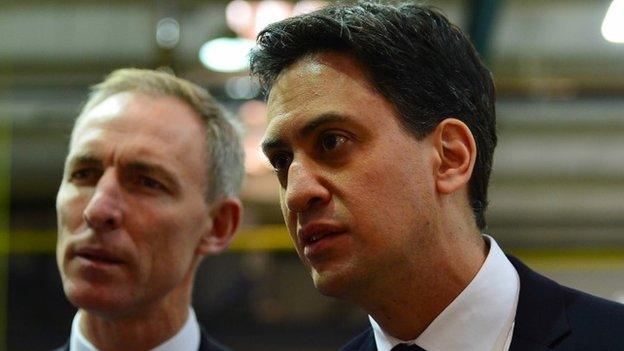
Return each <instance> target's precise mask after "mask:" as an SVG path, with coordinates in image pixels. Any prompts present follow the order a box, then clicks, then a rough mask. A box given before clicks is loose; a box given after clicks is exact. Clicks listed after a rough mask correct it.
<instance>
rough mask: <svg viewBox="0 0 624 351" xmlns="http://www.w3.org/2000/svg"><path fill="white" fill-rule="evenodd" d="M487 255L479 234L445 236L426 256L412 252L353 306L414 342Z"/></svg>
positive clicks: (385, 328)
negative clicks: (386, 277) (387, 277)
mask: <svg viewBox="0 0 624 351" xmlns="http://www.w3.org/2000/svg"><path fill="white" fill-rule="evenodd" d="M462 238H463V240H462ZM487 251H488V248H487V245H486V243H485V241H484V240H483V238H481V235H480V233H478V231H477V232H476V233H474V234H471V235H470V236H466V235H463V236H461V237H460V236H453V235H451V236H448V235H447V236H446V239H445V240H437V241H436V242H434V243H433V245H432V246H431V247H430V251H429V252H428V253H427V252H420V253H415V255H414V256H415V257H413V259H412V260H410V261H408V262H406V264H405V265H404V266H403V267H401V268H400V269H396V270H393V271H392V272H391V273H389V274H388V276H389V279H388V280H387V281H384V282H381V284H379V285H376V286H375V287H370V289H366V291H368V292H369V293H367V294H366V296H358V297H357V298H356V299H354V300H355V301H354V302H355V303H356V304H358V305H360V306H361V307H362V308H363V309H364V310H365V311H367V312H368V313H369V314H370V315H371V316H372V317H373V318H374V319H375V321H376V322H377V323H378V324H379V325H380V326H381V327H382V328H383V330H384V331H386V332H387V333H389V334H390V335H392V336H393V337H395V338H398V339H400V340H413V339H416V338H417V337H418V336H419V335H420V334H421V333H422V332H423V331H424V330H425V329H426V328H427V327H428V326H429V324H431V322H432V321H433V320H434V319H435V318H436V317H437V316H438V315H439V314H440V313H441V312H442V311H443V310H444V309H445V308H446V307H447V306H448V305H449V304H450V303H451V302H452V301H453V300H454V299H455V298H457V296H458V295H459V294H460V293H461V292H462V291H463V290H464V289H465V288H466V286H468V284H469V283H470V282H471V281H472V279H473V278H474V277H475V275H476V274H477V272H478V271H479V269H480V268H481V266H482V265H483V262H484V261H485V258H486V256H487ZM395 268H396V267H395ZM397 287H400V288H397Z"/></svg>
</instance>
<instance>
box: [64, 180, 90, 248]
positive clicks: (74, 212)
mask: <svg viewBox="0 0 624 351" xmlns="http://www.w3.org/2000/svg"><path fill="white" fill-rule="evenodd" d="M88 202H89V194H85V193H80V192H78V191H77V190H76V189H75V188H72V187H69V186H62V187H61V188H60V190H59V193H58V195H57V197H56V217H57V222H58V223H57V224H58V229H59V236H61V235H62V234H65V233H64V232H65V231H66V230H69V231H72V232H73V231H75V230H76V229H78V228H79V227H80V225H81V223H82V222H83V220H82V214H83V211H84V209H85V207H86V205H87V204H88Z"/></svg>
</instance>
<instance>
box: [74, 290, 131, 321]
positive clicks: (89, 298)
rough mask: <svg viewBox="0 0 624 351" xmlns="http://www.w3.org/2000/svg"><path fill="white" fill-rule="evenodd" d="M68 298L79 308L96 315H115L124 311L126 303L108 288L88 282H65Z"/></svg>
mask: <svg viewBox="0 0 624 351" xmlns="http://www.w3.org/2000/svg"><path fill="white" fill-rule="evenodd" d="M63 290H64V291H65V296H66V297H67V300H69V302H70V303H71V304H72V305H74V307H76V308H78V309H82V310H85V311H88V312H89V313H94V314H96V315H101V316H106V317H113V316H115V315H117V314H118V313H119V311H120V310H122V311H123V309H124V308H123V306H124V303H123V301H121V300H120V299H119V298H118V297H117V296H114V294H111V293H110V292H109V291H108V289H105V288H98V287H93V286H88V285H87V284H82V285H81V284H72V283H71V282H70V283H66V284H63Z"/></svg>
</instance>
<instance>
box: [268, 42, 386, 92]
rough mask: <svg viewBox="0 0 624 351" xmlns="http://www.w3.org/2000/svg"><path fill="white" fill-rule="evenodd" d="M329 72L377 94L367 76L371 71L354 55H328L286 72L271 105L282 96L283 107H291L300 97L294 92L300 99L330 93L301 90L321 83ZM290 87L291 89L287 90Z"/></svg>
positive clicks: (311, 58) (306, 60)
mask: <svg viewBox="0 0 624 351" xmlns="http://www.w3.org/2000/svg"><path fill="white" fill-rule="evenodd" d="M327 70H331V71H334V72H335V73H337V77H338V79H340V80H349V81H351V82H354V83H356V84H358V85H360V86H362V87H364V88H366V89H367V90H370V91H373V92H375V93H377V90H376V89H375V86H374V85H373V83H372V82H371V80H370V78H369V76H368V74H367V72H368V69H367V68H366V67H365V66H364V65H363V64H362V63H361V62H360V61H358V60H357V59H356V58H355V57H354V56H353V55H351V54H349V53H344V52H337V51H327V52H321V53H317V54H313V55H307V56H304V57H302V58H301V59H299V60H298V61H296V62H295V63H294V64H292V65H291V66H289V67H287V68H285V69H284V70H283V71H282V73H280V75H279V76H278V77H277V79H276V81H275V84H274V86H273V88H272V89H271V91H270V92H269V97H268V101H269V102H274V100H275V99H276V93H279V94H278V95H280V97H279V100H280V101H279V103H281V104H284V103H288V101H290V100H291V99H294V98H296V97H297V96H298V95H297V94H293V93H292V90H297V91H298V94H299V95H306V94H305V93H308V94H310V95H312V96H320V95H322V94H326V93H328V92H326V91H319V90H318V89H297V88H298V87H299V86H301V85H305V86H307V87H308V88H310V87H311V86H312V85H313V84H314V81H315V80H318V79H320V78H319V77H320V76H322V75H323V73H325V72H326V71H327ZM293 75H294V76H293ZM286 83H287V84H288V86H284V85H285V84H286ZM311 83H312V84H311ZM286 89H288V91H289V92H290V94H283V92H284V91H285V90H286ZM312 96H309V97H312Z"/></svg>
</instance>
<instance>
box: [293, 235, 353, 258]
mask: <svg viewBox="0 0 624 351" xmlns="http://www.w3.org/2000/svg"><path fill="white" fill-rule="evenodd" d="M344 237H345V233H344V232H339V233H334V234H330V235H327V236H325V237H323V238H321V239H320V240H318V241H315V242H313V243H308V244H306V245H305V246H304V248H303V254H304V255H305V256H306V257H307V258H308V259H309V260H313V259H315V258H317V257H319V256H321V255H325V254H327V253H329V252H330V251H331V250H332V249H334V248H336V247H337V246H338V245H339V242H340V240H341V239H343V238H344Z"/></svg>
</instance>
